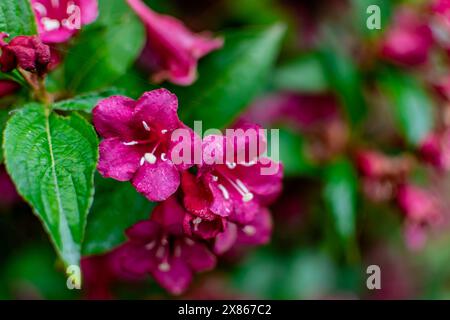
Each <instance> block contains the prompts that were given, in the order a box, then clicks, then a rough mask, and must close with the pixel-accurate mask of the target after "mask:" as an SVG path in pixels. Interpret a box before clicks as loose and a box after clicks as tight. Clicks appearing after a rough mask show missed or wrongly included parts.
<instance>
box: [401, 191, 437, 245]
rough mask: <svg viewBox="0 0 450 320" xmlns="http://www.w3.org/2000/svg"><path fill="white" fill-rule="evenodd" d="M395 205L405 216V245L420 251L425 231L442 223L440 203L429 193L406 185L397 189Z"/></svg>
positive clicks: (424, 238)
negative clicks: (396, 204)
mask: <svg viewBox="0 0 450 320" xmlns="http://www.w3.org/2000/svg"><path fill="white" fill-rule="evenodd" d="M397 203H398V205H399V207H400V209H401V210H402V211H403V212H404V214H405V216H406V229H405V236H406V240H407V244H408V245H409V247H410V248H412V249H420V248H421V247H422V246H423V245H424V243H425V240H426V229H427V228H430V227H436V226H438V225H440V224H441V223H442V221H443V207H442V203H441V201H440V200H439V198H438V197H436V196H435V195H434V194H433V193H431V192H430V191H427V190H425V189H422V188H419V187H416V186H413V185H408V184H405V185H403V186H401V187H400V188H399V189H398V192H397Z"/></svg>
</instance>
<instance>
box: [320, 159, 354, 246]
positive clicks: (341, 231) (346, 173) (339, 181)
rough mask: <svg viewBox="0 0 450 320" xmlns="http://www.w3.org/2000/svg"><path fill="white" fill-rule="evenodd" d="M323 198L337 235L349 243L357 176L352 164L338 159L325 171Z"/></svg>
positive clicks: (352, 226)
mask: <svg viewBox="0 0 450 320" xmlns="http://www.w3.org/2000/svg"><path fill="white" fill-rule="evenodd" d="M324 178H325V188H324V199H325V202H326V204H327V206H328V208H329V210H330V212H331V215H332V217H333V220H334V223H333V225H334V226H335V228H336V231H337V233H338V235H339V236H340V238H341V240H342V241H343V242H344V243H346V244H349V242H348V241H349V240H351V239H352V238H353V237H354V234H355V225H356V196H357V195H356V192H357V176H356V172H355V170H354V168H353V166H352V164H351V163H350V162H349V161H347V160H338V161H336V162H335V163H333V164H331V165H330V166H329V167H327V169H326V172H325V177H324Z"/></svg>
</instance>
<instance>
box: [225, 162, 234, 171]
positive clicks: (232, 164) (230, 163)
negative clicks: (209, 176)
mask: <svg viewBox="0 0 450 320" xmlns="http://www.w3.org/2000/svg"><path fill="white" fill-rule="evenodd" d="M227 167H228V169H231V170H233V169H234V168H236V163H234V162H227Z"/></svg>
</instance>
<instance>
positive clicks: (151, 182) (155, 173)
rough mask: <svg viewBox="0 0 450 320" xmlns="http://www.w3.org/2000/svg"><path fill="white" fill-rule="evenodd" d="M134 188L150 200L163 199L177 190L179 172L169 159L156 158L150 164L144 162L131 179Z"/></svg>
mask: <svg viewBox="0 0 450 320" xmlns="http://www.w3.org/2000/svg"><path fill="white" fill-rule="evenodd" d="M132 184H133V186H134V187H135V188H136V190H137V191H138V192H140V193H142V194H143V195H145V196H146V197H147V199H149V200H150V201H163V200H166V199H167V198H169V197H170V196H171V195H172V194H174V193H175V191H177V189H178V186H179V185H180V174H179V172H178V170H177V168H176V167H175V165H174V164H173V163H172V162H171V161H170V160H167V161H162V160H159V159H158V160H157V161H156V163H154V164H150V163H148V162H145V163H144V164H143V165H142V166H141V167H139V169H138V170H137V172H136V174H135V175H134V177H133V179H132Z"/></svg>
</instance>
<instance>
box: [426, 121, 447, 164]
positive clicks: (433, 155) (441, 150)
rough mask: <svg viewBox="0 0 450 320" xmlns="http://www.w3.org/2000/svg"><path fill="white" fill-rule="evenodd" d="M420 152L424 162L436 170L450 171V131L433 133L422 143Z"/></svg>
mask: <svg viewBox="0 0 450 320" xmlns="http://www.w3.org/2000/svg"><path fill="white" fill-rule="evenodd" d="M419 152H420V154H421V156H422V158H423V160H424V161H425V162H427V163H429V164H431V165H432V166H434V167H435V168H436V169H438V170H441V171H448V170H449V169H450V130H448V129H447V130H444V131H442V132H432V133H430V134H429V135H428V136H427V137H426V139H425V140H424V141H423V142H422V144H421V146H420V149H419Z"/></svg>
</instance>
